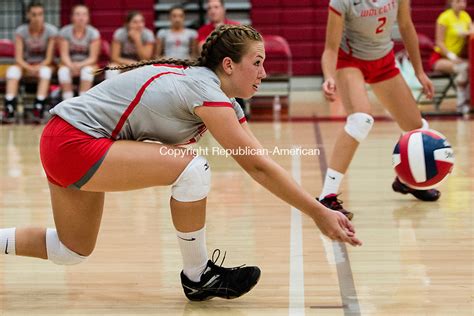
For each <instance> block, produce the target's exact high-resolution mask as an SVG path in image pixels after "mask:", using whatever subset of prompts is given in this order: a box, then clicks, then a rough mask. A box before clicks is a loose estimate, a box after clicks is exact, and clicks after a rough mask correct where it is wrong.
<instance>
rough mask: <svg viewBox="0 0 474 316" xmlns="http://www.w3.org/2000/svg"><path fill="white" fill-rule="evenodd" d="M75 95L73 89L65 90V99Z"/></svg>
mask: <svg viewBox="0 0 474 316" xmlns="http://www.w3.org/2000/svg"><path fill="white" fill-rule="evenodd" d="M73 97H74V93H73V92H72V91H64V92H63V100H67V99H71V98H73Z"/></svg>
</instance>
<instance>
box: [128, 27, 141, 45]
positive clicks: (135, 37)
mask: <svg viewBox="0 0 474 316" xmlns="http://www.w3.org/2000/svg"><path fill="white" fill-rule="evenodd" d="M128 37H130V39H131V40H132V41H133V42H135V43H137V42H140V41H141V40H142V34H141V32H140V31H138V30H129V31H128Z"/></svg>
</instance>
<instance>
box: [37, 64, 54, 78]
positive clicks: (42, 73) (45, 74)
mask: <svg viewBox="0 0 474 316" xmlns="http://www.w3.org/2000/svg"><path fill="white" fill-rule="evenodd" d="M52 74H53V72H52V71H51V68H49V67H48V66H41V67H40V70H39V77H40V79H44V80H50V79H51V75H52Z"/></svg>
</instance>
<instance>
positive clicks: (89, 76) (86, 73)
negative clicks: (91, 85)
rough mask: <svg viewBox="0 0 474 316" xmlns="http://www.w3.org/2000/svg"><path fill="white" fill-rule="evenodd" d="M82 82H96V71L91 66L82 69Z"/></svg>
mask: <svg viewBox="0 0 474 316" xmlns="http://www.w3.org/2000/svg"><path fill="white" fill-rule="evenodd" d="M81 81H94V69H93V68H92V67H91V66H84V67H82V69H81Z"/></svg>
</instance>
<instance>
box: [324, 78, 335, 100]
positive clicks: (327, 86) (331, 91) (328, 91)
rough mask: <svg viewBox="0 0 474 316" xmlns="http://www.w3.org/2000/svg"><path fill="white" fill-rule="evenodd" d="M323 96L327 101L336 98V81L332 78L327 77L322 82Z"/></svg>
mask: <svg viewBox="0 0 474 316" xmlns="http://www.w3.org/2000/svg"><path fill="white" fill-rule="evenodd" d="M323 92H324V96H325V97H326V99H327V100H329V101H331V102H332V101H335V100H336V82H335V81H334V79H333V78H328V79H326V80H325V81H324V82H323Z"/></svg>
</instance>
